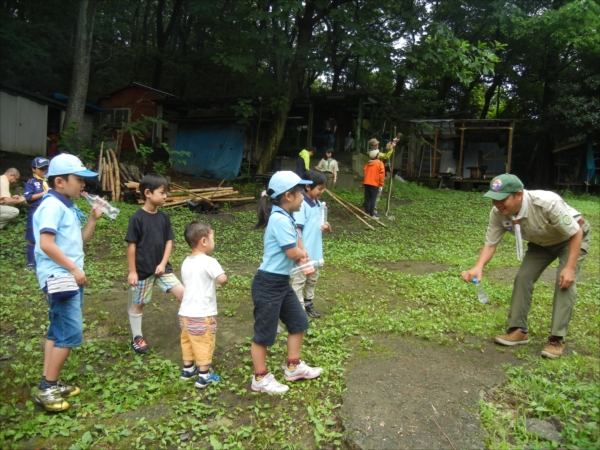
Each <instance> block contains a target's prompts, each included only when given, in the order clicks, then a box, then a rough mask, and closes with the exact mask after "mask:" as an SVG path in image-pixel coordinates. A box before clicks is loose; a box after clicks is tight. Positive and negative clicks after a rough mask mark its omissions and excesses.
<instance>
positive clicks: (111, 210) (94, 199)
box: [81, 192, 121, 220]
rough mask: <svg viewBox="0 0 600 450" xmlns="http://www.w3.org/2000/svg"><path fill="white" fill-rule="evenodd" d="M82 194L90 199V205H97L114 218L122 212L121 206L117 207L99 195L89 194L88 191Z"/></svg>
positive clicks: (97, 207)
mask: <svg viewBox="0 0 600 450" xmlns="http://www.w3.org/2000/svg"><path fill="white" fill-rule="evenodd" d="M81 195H82V197H83V198H85V199H86V200H87V201H88V203H89V204H90V205H92V206H95V207H96V209H99V210H100V211H102V212H103V213H104V214H106V215H107V216H108V217H110V218H111V219H113V220H114V219H116V218H117V216H118V215H119V213H120V212H121V211H120V210H119V208H115V207H114V206H113V205H111V204H110V203H108V202H107V201H106V200H104V199H103V198H102V197H100V196H99V195H94V194H88V193H87V192H83V193H82V194H81Z"/></svg>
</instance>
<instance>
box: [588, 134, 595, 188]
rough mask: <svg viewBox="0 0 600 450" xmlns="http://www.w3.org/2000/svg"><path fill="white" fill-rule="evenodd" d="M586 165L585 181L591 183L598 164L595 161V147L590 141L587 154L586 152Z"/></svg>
mask: <svg viewBox="0 0 600 450" xmlns="http://www.w3.org/2000/svg"><path fill="white" fill-rule="evenodd" d="M586 166H587V173H586V177H585V181H587V182H588V183H591V182H592V180H593V179H594V173H595V172H596V164H595V162H594V148H593V146H592V143H591V142H588V146H587V154H586Z"/></svg>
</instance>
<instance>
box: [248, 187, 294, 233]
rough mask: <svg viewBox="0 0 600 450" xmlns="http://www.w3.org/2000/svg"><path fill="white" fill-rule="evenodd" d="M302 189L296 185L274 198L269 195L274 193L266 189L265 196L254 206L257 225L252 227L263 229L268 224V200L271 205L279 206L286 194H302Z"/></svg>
mask: <svg viewBox="0 0 600 450" xmlns="http://www.w3.org/2000/svg"><path fill="white" fill-rule="evenodd" d="M303 189H304V185H303V184H297V185H296V186H294V187H293V188H291V189H288V190H287V191H285V192H282V193H281V194H279V195H278V196H277V197H275V198H271V194H273V192H274V191H273V189H267V195H266V196H263V197H261V198H260V199H259V200H258V204H257V205H256V214H257V215H258V223H257V224H256V225H254V228H256V229H257V230H258V229H261V228H265V227H266V226H267V223H269V216H270V215H271V205H269V200H271V203H272V204H274V205H277V206H279V205H280V204H281V200H282V199H283V197H284V196H285V194H286V193H288V192H289V193H290V194H295V193H296V192H302V190H303Z"/></svg>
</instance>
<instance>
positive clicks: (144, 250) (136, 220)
mask: <svg viewBox="0 0 600 450" xmlns="http://www.w3.org/2000/svg"><path fill="white" fill-rule="evenodd" d="M168 191H169V182H168V181H167V179H166V178H165V177H163V176H161V175H157V174H155V173H151V174H148V175H146V176H144V178H142V181H141V182H140V193H141V195H142V198H143V199H144V201H145V203H144V206H142V208H141V209H139V210H138V211H137V212H135V213H134V214H133V215H132V216H131V217H130V218H129V227H128V228H127V234H126V235H125V240H126V241H127V243H128V245H127V264H128V266H129V275H128V276H127V282H128V283H129V284H130V285H132V286H137V288H138V290H137V293H136V294H135V295H134V296H133V297H134V298H133V299H132V305H131V307H130V309H129V322H130V324H131V333H132V335H133V340H132V343H131V348H133V350H134V351H135V352H136V353H140V354H145V353H148V352H149V351H150V347H149V346H148V344H147V343H146V341H145V340H144V338H143V335H142V308H143V307H144V305H145V304H147V303H149V302H150V300H151V299H152V287H153V286H154V285H155V284H156V285H157V286H158V287H159V288H161V289H162V291H163V292H170V293H171V294H173V295H174V296H175V298H176V299H177V300H179V302H181V299H182V298H183V291H184V288H183V285H182V284H181V283H180V282H179V280H178V279H177V277H176V276H175V274H174V273H173V268H172V267H171V264H169V256H170V255H171V250H172V249H173V238H174V237H175V236H174V234H173V230H172V229H171V221H170V219H169V216H168V215H167V214H165V213H164V212H162V211H159V210H158V207H159V206H162V205H164V203H165V200H166V199H167V192H168Z"/></svg>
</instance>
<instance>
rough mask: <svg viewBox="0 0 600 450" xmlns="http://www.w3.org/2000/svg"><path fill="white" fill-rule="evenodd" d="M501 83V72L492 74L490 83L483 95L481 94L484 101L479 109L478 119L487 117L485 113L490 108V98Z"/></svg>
mask: <svg viewBox="0 0 600 450" xmlns="http://www.w3.org/2000/svg"><path fill="white" fill-rule="evenodd" d="M501 83H502V75H501V74H496V75H494V79H493V80H492V84H491V85H490V87H489V88H488V89H487V90H486V91H485V95H484V96H483V98H484V103H483V108H482V110H481V114H480V115H479V118H480V119H485V118H487V114H488V111H489V110H490V103H491V101H492V98H493V97H494V94H495V93H496V90H497V89H496V88H497V87H498V86H500V84H501Z"/></svg>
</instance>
